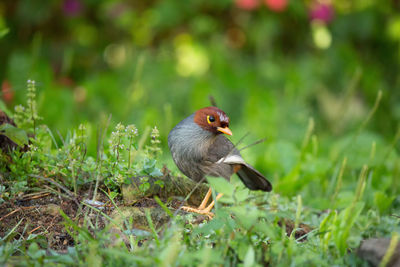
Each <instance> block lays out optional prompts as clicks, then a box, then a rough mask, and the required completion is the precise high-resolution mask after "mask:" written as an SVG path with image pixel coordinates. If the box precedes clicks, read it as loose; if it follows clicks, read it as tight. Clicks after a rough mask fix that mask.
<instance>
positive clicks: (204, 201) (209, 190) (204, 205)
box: [198, 187, 212, 210]
mask: <svg viewBox="0 0 400 267" xmlns="http://www.w3.org/2000/svg"><path fill="white" fill-rule="evenodd" d="M211 193H212V189H211V187H210V188H209V189H208V191H207V194H206V196H205V197H204V199H203V201H202V202H201V204H200V206H199V207H198V209H199V210H202V209H204V208H205V207H206V205H207V203H208V200H209V199H210V196H211Z"/></svg>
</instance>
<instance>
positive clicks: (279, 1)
mask: <svg viewBox="0 0 400 267" xmlns="http://www.w3.org/2000/svg"><path fill="white" fill-rule="evenodd" d="M264 3H265V5H266V6H267V7H268V8H269V9H271V10H272V11H275V12H282V11H284V10H285V9H286V7H287V5H288V0H264Z"/></svg>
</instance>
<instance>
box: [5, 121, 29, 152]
mask: <svg viewBox="0 0 400 267" xmlns="http://www.w3.org/2000/svg"><path fill="white" fill-rule="evenodd" d="M0 132H1V134H2V135H5V136H7V137H8V138H10V139H11V141H13V142H14V143H16V144H17V145H18V146H21V147H22V146H24V145H27V144H28V135H27V134H26V132H25V131H24V130H22V129H19V128H17V127H14V126H13V125H11V124H8V123H5V124H3V125H1V126H0Z"/></svg>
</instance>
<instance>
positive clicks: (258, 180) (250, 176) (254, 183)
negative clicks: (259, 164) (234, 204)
mask: <svg viewBox="0 0 400 267" xmlns="http://www.w3.org/2000/svg"><path fill="white" fill-rule="evenodd" d="M240 166H241V168H240V169H239V170H238V171H237V175H238V176H239V178H240V180H242V182H243V183H244V185H245V186H246V187H247V188H249V189H250V190H262V191H266V192H269V191H271V190H272V185H271V183H270V182H269V181H268V180H267V179H266V178H265V177H264V176H263V175H262V174H261V173H260V172H259V171H257V170H256V169H254V168H253V167H252V166H250V165H248V164H246V165H244V164H241V165H240Z"/></svg>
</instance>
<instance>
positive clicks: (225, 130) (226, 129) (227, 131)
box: [217, 127, 232, 135]
mask: <svg viewBox="0 0 400 267" xmlns="http://www.w3.org/2000/svg"><path fill="white" fill-rule="evenodd" d="M217 130H218V131H220V132H221V133H224V134H227V135H232V131H231V129H229V128H228V127H225V128H222V127H217Z"/></svg>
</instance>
